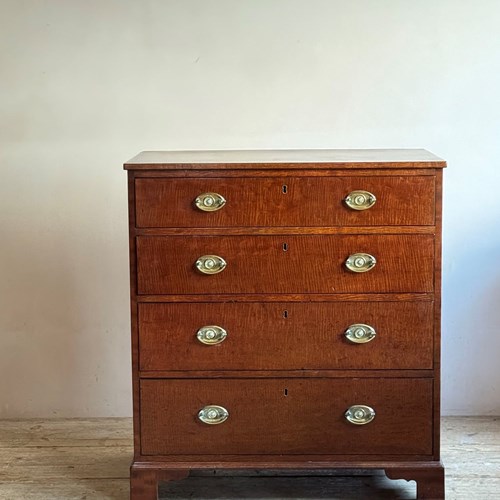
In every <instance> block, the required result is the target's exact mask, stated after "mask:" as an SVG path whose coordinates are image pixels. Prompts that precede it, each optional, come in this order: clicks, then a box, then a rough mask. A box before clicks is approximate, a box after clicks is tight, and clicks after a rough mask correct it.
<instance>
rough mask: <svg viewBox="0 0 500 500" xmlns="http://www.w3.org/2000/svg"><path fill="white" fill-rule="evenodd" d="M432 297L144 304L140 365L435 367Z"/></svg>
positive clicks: (202, 367) (205, 367)
mask: <svg viewBox="0 0 500 500" xmlns="http://www.w3.org/2000/svg"><path fill="white" fill-rule="evenodd" d="M432 318H433V302H429V301H426V302H424V301H422V302H312V303H303V302H288V303H284V302H266V303H262V302H261V303H256V302H253V303H243V302H239V303H238V302H235V303H207V302H200V303H194V302H193V303H177V304H176V303H164V304H160V303H141V304H139V315H138V321H139V345H140V354H139V357H140V369H141V370H145V371H148V370H150V371H161V370H297V369H303V370H307V369H309V370H320V369H321V370H324V369H357V370H363V369H372V370H373V369H432V367H433V321H432Z"/></svg>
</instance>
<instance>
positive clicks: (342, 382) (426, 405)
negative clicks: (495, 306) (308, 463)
mask: <svg viewBox="0 0 500 500" xmlns="http://www.w3.org/2000/svg"><path fill="white" fill-rule="evenodd" d="M213 404H215V405H221V406H223V407H224V408H226V409H227V410H228V411H229V414H230V416H229V418H228V419H227V421H226V422H224V423H223V424H220V425H206V424H203V423H202V422H200V421H199V420H198V419H197V414H198V411H199V410H200V409H201V408H202V407H204V406H205V405H213ZM355 404H366V405H369V406H371V407H372V408H374V409H375V411H376V413H377V415H376V417H375V420H373V422H371V423H370V424H368V425H360V426H357V425H352V424H350V423H349V422H347V421H346V419H345V417H344V412H345V411H346V410H347V408H349V407H350V406H351V405H355ZM141 409H142V411H141V429H142V436H141V449H142V454H143V455H162V454H180V455H183V454H203V455H214V456H217V455H223V454H228V453H229V454H241V455H248V454H277V455H282V454H291V455H294V454H298V455H301V454H324V453H330V454H334V453H339V454H346V453H347V454H352V455H353V457H355V456H356V455H357V456H358V457H357V458H359V456H363V457H366V458H368V457H369V455H372V454H401V455H412V454H413V455H418V454H421V455H425V454H430V453H431V452H432V419H431V415H432V381H431V380H428V379H366V380H365V379H303V380H301V379H259V380H258V381H256V380H252V379H240V380H231V379H226V380H209V379H207V380H142V381H141ZM408 428H411V429H412V432H411V434H409V433H408V431H407V430H408ZM325 429H328V432H325ZM187 436H189V438H188V439H186V437H187ZM366 442H369V443H370V446H369V448H368V447H367V446H366Z"/></svg>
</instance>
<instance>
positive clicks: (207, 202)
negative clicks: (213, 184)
mask: <svg viewBox="0 0 500 500" xmlns="http://www.w3.org/2000/svg"><path fill="white" fill-rule="evenodd" d="M194 204H195V205H196V207H197V208H198V209H199V210H202V211H203V212H216V211H217V210H220V209H221V208H222V207H223V206H224V205H225V204H226V200H225V198H224V196H222V195H220V194H219V193H203V194H200V195H199V196H197V197H196V199H195V200H194Z"/></svg>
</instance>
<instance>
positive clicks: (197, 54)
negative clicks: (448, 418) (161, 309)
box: [0, 0, 500, 417]
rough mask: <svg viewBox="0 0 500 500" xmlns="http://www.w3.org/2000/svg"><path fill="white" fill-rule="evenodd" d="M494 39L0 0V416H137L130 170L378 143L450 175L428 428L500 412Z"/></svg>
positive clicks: (347, 20) (246, 5)
mask: <svg viewBox="0 0 500 500" xmlns="http://www.w3.org/2000/svg"><path fill="white" fill-rule="evenodd" d="M499 26H500V2H498V1H496V0H490V1H488V0H481V1H480V2H478V1H463V0H419V1H418V2H406V1H398V0H378V1H373V0H365V1H360V0H357V1H349V2H348V1H333V0H307V1H306V0H302V1H298V0H238V1H234V0H233V1H231V0H226V1H222V0H219V1H209V0H198V1H195V0H191V1H189V0H188V1H186V0H177V1H166V0H163V1H162V0H149V1H147V0H141V1H138V0H136V1H133V0H87V1H85V2H82V1H81V0H59V1H57V0H45V1H42V0H31V1H26V0H25V1H23V0H8V1H6V0H1V1H0V71H1V78H0V89H1V92H0V140H1V144H0V162H1V163H0V165H1V177H0V202H1V207H0V221H1V230H2V240H1V243H0V266H1V269H0V335H1V336H0V398H1V399H0V416H1V417H33V416H82V417H85V416H122V415H130V414H131V382H130V378H131V377H130V353H129V304H128V250H127V248H128V247H127V202H126V175H125V173H124V172H123V171H122V170H121V164H122V163H123V162H124V161H125V160H127V159H129V158H130V157H131V156H133V155H135V154H136V153H137V152H139V151H140V150H145V149H204V148H207V149H219V148H230V149H238V148H373V147H375V148H376V147H381V148H383V147H408V148H410V147H425V148H427V149H429V150H431V151H432V152H434V153H436V154H438V155H439V156H442V157H444V158H445V159H446V160H448V164H449V168H448V169H447V170H446V171H445V198H444V255H443V257H444V268H443V273H444V275H443V285H444V288H443V297H444V299H443V411H444V413H445V414H457V415H458V414H500V392H499V391H498V389H497V388H498V386H499V384H500V368H499V365H500V364H499V361H498V358H499V353H500V333H499V326H500V265H499V258H500V195H499V182H500V141H499V132H500V98H499V96H500V91H499V89H500V36H499V31H498V29H499ZM410 327H411V325H410Z"/></svg>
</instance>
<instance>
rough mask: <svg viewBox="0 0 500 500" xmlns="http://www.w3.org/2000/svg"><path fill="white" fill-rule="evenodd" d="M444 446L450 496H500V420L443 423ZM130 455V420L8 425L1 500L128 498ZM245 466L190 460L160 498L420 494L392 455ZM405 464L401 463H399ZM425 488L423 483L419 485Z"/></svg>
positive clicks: (349, 498) (1, 434) (2, 437)
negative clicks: (389, 473) (398, 476)
mask: <svg viewBox="0 0 500 500" xmlns="http://www.w3.org/2000/svg"><path fill="white" fill-rule="evenodd" d="M442 445H443V449H442V455H443V461H444V463H446V464H447V471H446V490H447V494H448V495H449V498H450V499H453V500H471V499H494V498H496V496H497V493H498V491H499V489H500V467H499V453H498V450H499V447H500V419H499V418H498V417H445V418H443V421H442ZM132 453H133V441H132V419H130V418H93V419H81V418H80V419H75V418H72V419H57V418H56V419H27V420H3V421H2V425H1V426H0V462H1V463H2V464H3V468H2V472H1V474H0V476H1V480H0V498H2V499H6V500H7V499H8V500H18V499H23V500H27V499H29V500H48V499H50V500H69V499H75V500H76V499H84V498H86V499H108V500H126V499H127V498H128V497H129V464H130V460H131V457H132ZM297 458H298V457H297ZM313 458H314V457H313ZM239 460H240V461H239V463H238V462H235V463H236V464H237V465H239V466H240V469H239V470H235V471H231V470H221V469H218V470H216V471H215V470H214V468H215V467H218V466H219V465H220V464H218V463H217V462H216V461H214V460H211V461H207V462H206V463H203V464H199V463H194V462H192V463H186V462H184V463H183V467H184V471H186V470H187V471H189V470H192V472H191V474H190V476H189V478H187V479H184V480H182V481H179V482H175V479H174V480H172V482H168V483H161V484H160V488H159V490H160V492H159V495H158V497H159V498H160V499H162V500H166V499H167V498H168V499H169V500H189V499H193V498H200V496H202V495H203V496H204V497H205V498H212V499H224V500H243V499H249V500H250V499H252V500H263V499H266V500H282V499H284V498H309V499H317V500H323V499H330V500H331V499H336V500H353V499H356V500H373V499H377V500H389V499H391V500H408V499H410V498H415V491H416V487H415V483H414V482H413V481H410V482H407V481H405V480H395V481H392V480H389V479H387V477H386V476H385V474H384V473H383V470H382V469H384V468H388V467H390V466H391V463H390V462H388V460H387V459H386V460H385V461H379V462H376V461H370V462H368V463H367V462H366V461H365V462H364V463H363V462H358V463H356V464H355V468H354V469H353V468H352V466H351V467H350V468H349V469H345V468H341V467H342V463H339V462H338V461H337V463H335V462H325V461H322V462H321V461H320V462H318V457H316V458H315V459H313V460H312V461H311V462H306V463H304V462H298V461H297V459H296V460H295V461H293V462H291V461H290V460H289V463H288V464H287V463H285V462H283V465H282V466H279V465H278V468H279V472H278V470H276V469H274V470H268V471H266V470H260V469H256V468H255V466H254V464H253V463H252V462H251V461H250V460H249V459H247V458H246V457H241V456H240V459H239ZM350 464H353V462H351V463H350ZM422 464H423V465H425V468H426V469H427V470H428V469H432V470H434V467H435V464H434V463H433V462H428V461H427V462H425V461H421V462H418V463H415V461H413V462H408V463H407V465H406V467H405V472H406V474H405V476H407V477H408V473H409V472H410V470H409V468H410V467H414V468H417V467H418V466H419V465H420V466H422ZM401 465H402V463H401V462H399V463H398V466H399V467H400V466H401ZM169 466H170V468H172V469H173V470H175V466H176V464H175V463H168V462H162V463H157V464H156V465H155V466H154V467H156V468H153V465H152V464H151V463H148V465H147V467H148V470H150V471H152V472H153V474H155V475H156V474H157V472H158V471H159V476H160V480H161V481H164V480H165V476H163V474H164V472H163V468H164V467H169ZM177 466H178V465H177ZM284 466H288V468H283V467H284ZM361 466H363V467H364V470H362V469H360V467H361ZM392 466H393V467H394V464H392ZM186 467H187V469H186ZM197 467H198V468H197ZM199 467H202V469H199ZM307 467H309V469H307ZM333 467H337V469H334V468H333ZM344 467H345V464H344ZM377 468H378V469H377ZM278 473H279V474H280V477H277V474H278ZM140 474H141V472H139V475H140ZM412 479H413V478H412ZM423 484H425V483H422V481H419V483H418V485H419V486H420V487H421V486H422V485H423ZM201 492H203V493H201ZM150 498H152V497H150ZM148 500H149V499H148Z"/></svg>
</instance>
